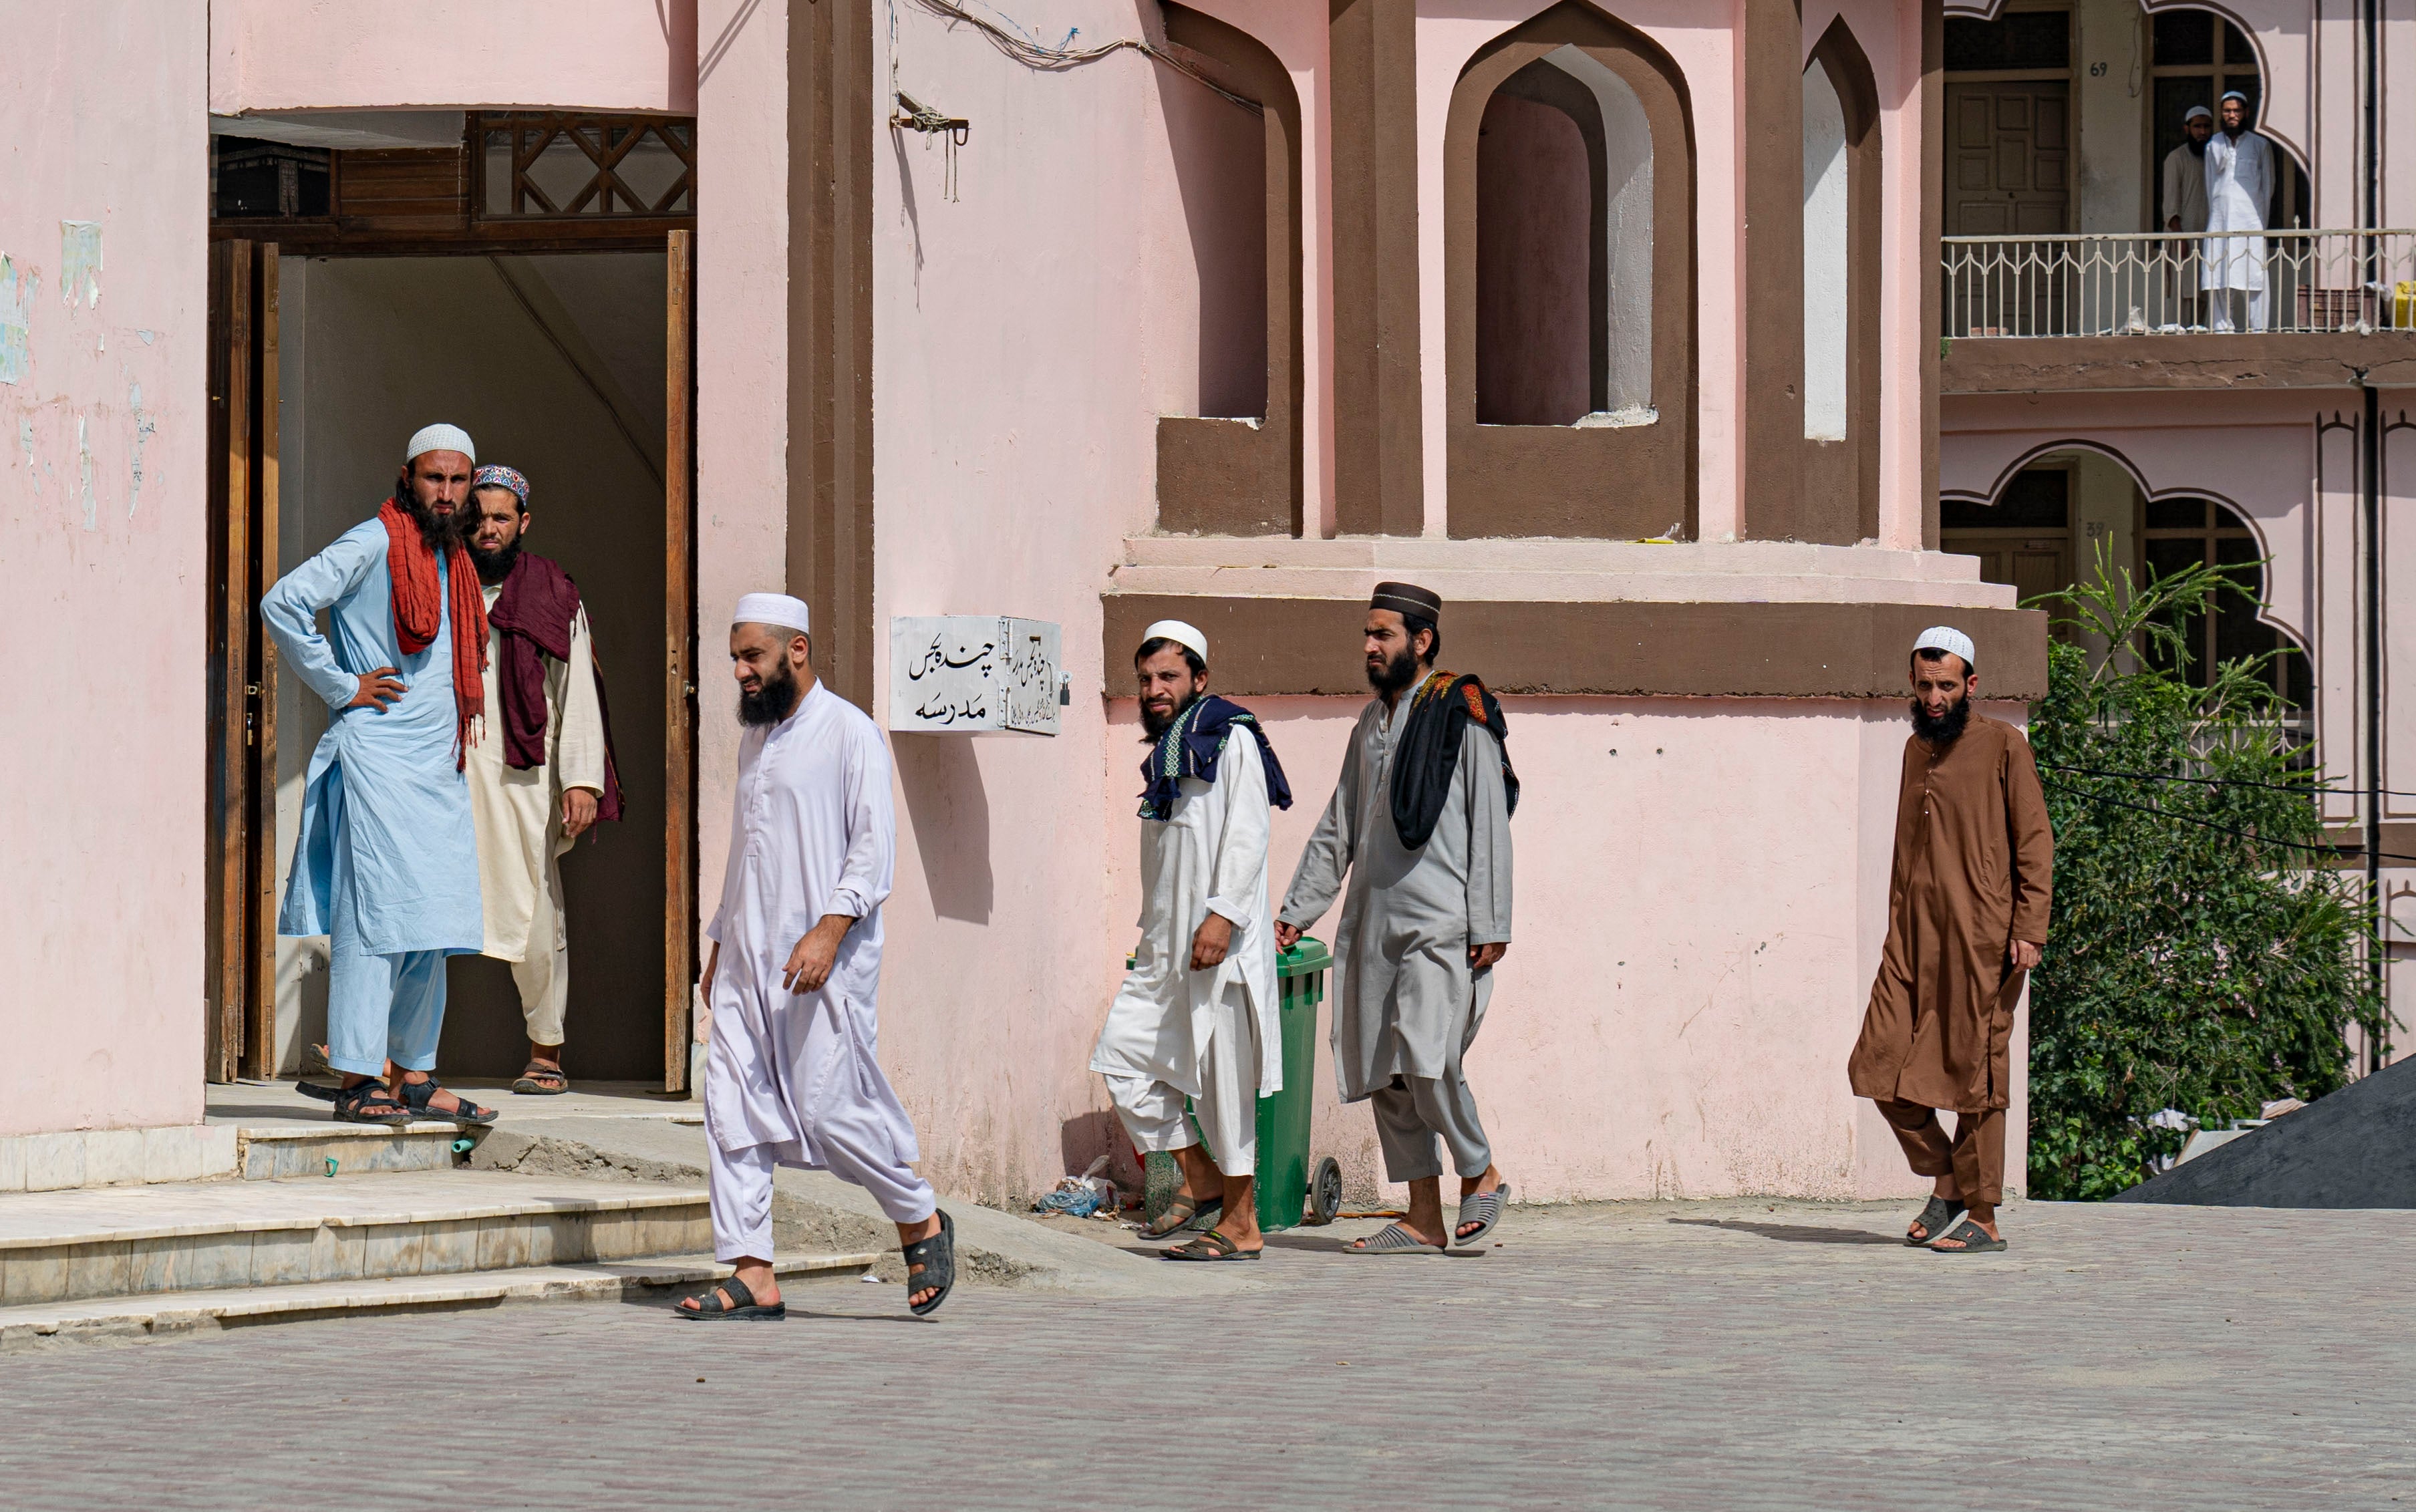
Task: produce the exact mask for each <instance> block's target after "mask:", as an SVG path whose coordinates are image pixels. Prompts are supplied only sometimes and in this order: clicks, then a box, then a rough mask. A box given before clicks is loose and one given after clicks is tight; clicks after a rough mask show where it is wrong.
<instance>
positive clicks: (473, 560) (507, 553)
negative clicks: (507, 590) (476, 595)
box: [462, 540, 521, 588]
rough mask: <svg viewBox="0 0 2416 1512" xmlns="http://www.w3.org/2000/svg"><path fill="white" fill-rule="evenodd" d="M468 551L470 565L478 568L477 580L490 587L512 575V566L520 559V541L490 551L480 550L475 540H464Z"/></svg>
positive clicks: (464, 546) (463, 545) (463, 544)
mask: <svg viewBox="0 0 2416 1512" xmlns="http://www.w3.org/2000/svg"><path fill="white" fill-rule="evenodd" d="M462 547H463V549H464V550H466V551H467V552H469V553H470V565H471V566H473V567H476V568H477V569H478V581H479V582H483V583H485V584H486V585H487V586H488V587H490V588H491V587H493V586H494V585H495V584H497V583H499V582H503V581H504V580H505V579H506V578H508V577H510V576H511V575H512V566H513V564H514V563H516V562H518V561H519V560H520V559H521V543H520V542H519V541H517V540H515V541H513V542H512V543H511V544H510V545H508V546H498V547H496V548H495V549H494V550H493V551H491V552H487V551H481V550H479V548H478V543H477V542H476V541H464V542H463V543H462Z"/></svg>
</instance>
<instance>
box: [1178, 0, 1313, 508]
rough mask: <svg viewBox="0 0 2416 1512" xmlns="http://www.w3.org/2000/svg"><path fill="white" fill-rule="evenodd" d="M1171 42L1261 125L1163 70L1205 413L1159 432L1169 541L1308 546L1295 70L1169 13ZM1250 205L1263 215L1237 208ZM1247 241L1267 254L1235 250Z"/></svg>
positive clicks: (1230, 33)
mask: <svg viewBox="0 0 2416 1512" xmlns="http://www.w3.org/2000/svg"><path fill="white" fill-rule="evenodd" d="M1166 35H1167V39H1168V40H1169V41H1170V42H1172V43H1174V44H1175V45H1177V46H1179V47H1182V48H1184V49H1185V50H1186V51H1187V52H1188V53H1189V54H1190V61H1191V62H1192V63H1193V64H1194V65H1195V66H1197V67H1199V68H1200V70H1201V71H1202V72H1203V73H1206V74H1208V75H1209V76H1211V77H1212V78H1214V79H1215V80H1216V83H1218V84H1219V85H1221V86H1222V87H1224V88H1226V89H1228V90H1231V91H1232V92H1233V93H1234V94H1236V95H1239V96H1241V97H1242V98H1245V99H1249V100H1253V101H1256V102H1257V103H1258V105H1259V106H1260V112H1259V113H1258V114H1257V115H1255V116H1253V115H1252V114H1251V113H1249V112H1248V111H1247V110H1246V109H1245V108H1244V107H1242V106H1239V105H1236V104H1234V103H1233V102H1232V101H1231V100H1228V99H1224V98H1219V97H1218V96H1216V95H1215V94H1214V93H1212V92H1210V91H1208V90H1205V89H1202V88H1201V87H1200V85H1199V83H1197V82H1195V81H1193V80H1190V79H1185V78H1183V77H1180V76H1179V75H1177V74H1175V73H1174V72H1173V71H1172V70H1170V69H1160V70H1159V78H1160V81H1161V85H1162V87H1163V88H1165V89H1166V90H1168V91H1170V92H1173V93H1175V94H1176V96H1177V97H1178V98H1179V100H1180V103H1179V104H1178V103H1177V102H1176V98H1170V100H1169V108H1168V111H1167V119H1168V131H1169V136H1170V139H1171V144H1172V147H1173V151H1174V171H1175V179H1176V187H1177V189H1178V191H1179V192H1180V194H1181V196H1182V200H1183V204H1184V212H1185V220H1186V222H1187V223H1188V229H1189V231H1190V233H1191V237H1192V243H1193V251H1194V256H1195V258H1196V259H1197V260H1198V261H1199V264H1200V322H1201V329H1200V346H1199V351H1200V401H1201V402H1200V408H1201V410H1202V413H1201V414H1199V415H1186V416H1161V417H1160V418H1159V420H1158V422H1157V523H1158V528H1159V529H1160V530H1165V531H1172V532H1179V533H1187V534H1199V535H1211V536H1272V535H1288V536H1297V535H1299V534H1301V531H1302V519H1301V507H1302V498H1303V491H1302V461H1301V407H1302V403H1303V396H1304V393H1305V387H1306V370H1305V367H1304V363H1303V360H1302V343H1301V280H1300V265H1301V190H1300V183H1301V166H1300V99H1299V96H1298V95H1297V93H1296V92H1295V91H1294V90H1293V88H1292V83H1291V73H1290V71H1289V70H1287V69H1286V68H1284V66H1283V64H1282V62H1281V61H1280V60H1278V59H1277V58H1276V55H1275V53H1272V52H1270V51H1269V50H1268V49H1267V47H1266V45H1265V44H1264V43H1262V42H1261V41H1259V40H1258V39H1257V38H1254V37H1251V36H1250V35H1249V34H1248V33H1246V32H1244V31H1241V30H1240V29H1238V28H1236V27H1233V26H1229V25H1227V24H1226V23H1223V22H1221V21H1218V20H1216V19H1215V18H1214V17H1211V16H1207V15H1204V14H1202V13H1200V11H1197V10H1192V9H1190V8H1186V7H1184V6H1180V5H1174V4H1169V5H1168V6H1167V7H1166ZM1237 187H1238V188H1237ZM1237 192H1239V193H1246V194H1249V195H1251V196H1252V199H1251V203H1249V204H1236V202H1235V196H1236V194H1237ZM1237 235H1239V236H1242V237H1245V238H1249V239H1251V240H1255V241H1257V242H1258V243H1259V248H1258V249H1250V248H1241V247H1237V246H1235V245H1234V240H1235V237H1236V236H1237ZM1261 371H1262V374H1263V376H1262V377H1261Z"/></svg>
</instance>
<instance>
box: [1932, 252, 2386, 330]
mask: <svg viewBox="0 0 2416 1512" xmlns="http://www.w3.org/2000/svg"><path fill="white" fill-rule="evenodd" d="M1940 254H1941V260H1942V262H1943V265H1944V268H1943V272H1944V276H1945V309H1944V311H1943V318H1944V322H1945V333H1946V334H1947V335H1948V336H1955V337H1966V336H2157V335H2173V334H2179V333H2183V332H2199V331H2210V330H2263V331H2296V332H2323V333H2333V332H2357V333H2361V334H2363V333H2364V332H2367V331H2372V330H2376V329H2381V328H2390V327H2402V328H2407V327H2416V231H2223V232H2197V233H2192V234H2182V233H2173V234H2164V235H2150V234H2126V235H2081V236H1945V237H1941V238H1940ZM2210 283H2213V284H2216V285H2226V284H2230V285H2237V284H2242V283H2254V284H2260V285H2261V286H2262V289H2263V293H2264V297H2263V299H2262V300H2261V301H2257V302H2255V303H2254V304H2252V302H2251V300H2250V299H2249V298H2248V297H2246V295H2247V293H2248V292H2249V291H2242V290H2240V289H2237V288H2228V289H2227V288H2223V287H2216V288H2209V287H2208V285H2209V284H2210Z"/></svg>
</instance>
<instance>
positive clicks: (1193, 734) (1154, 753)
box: [1140, 693, 1291, 823]
mask: <svg viewBox="0 0 2416 1512" xmlns="http://www.w3.org/2000/svg"><path fill="white" fill-rule="evenodd" d="M1236 725H1239V726H1240V727H1241V728H1243V729H1245V730H1247V731H1248V732H1249V733H1252V734H1254V735H1256V736H1258V737H1259V756H1260V758H1261V762H1262V763H1263V764H1264V765H1265V766H1266V769H1267V801H1268V802H1269V803H1272V804H1274V805H1275V806H1276V808H1278V809H1289V808H1291V784H1290V783H1288V782H1286V781H1285V780H1284V772H1283V763H1281V762H1279V761H1276V748H1275V747H1273V746H1271V745H1269V744H1267V733H1266V732H1265V731H1264V730H1261V729H1260V728H1259V718H1258V716H1257V715H1255V714H1252V713H1251V712H1250V711H1249V710H1247V709H1246V708H1244V707H1242V706H1241V705H1240V704H1239V703H1234V702H1233V701H1232V700H1231V699H1225V698H1218V697H1217V696H1216V694H1214V693H1202V694H1201V695H1200V697H1198V698H1196V699H1193V700H1192V701H1191V705H1190V707H1188V708H1186V709H1185V710H1184V711H1183V712H1182V713H1180V714H1178V715H1176V716H1175V717H1174V722H1173V723H1172V724H1170V725H1168V726H1167V727H1166V733H1164V734H1162V735H1160V736H1158V737H1157V743H1156V744H1155V745H1154V746H1152V747H1150V748H1149V755H1148V757H1147V758H1146V759H1145V760H1143V761H1142V762H1141V764H1140V776H1141V780H1142V781H1144V782H1146V783H1148V784H1149V785H1148V786H1147V787H1145V788H1143V789H1142V790H1141V794H1140V816H1141V817H1142V818H1143V819H1155V820H1157V821H1159V822H1160V823H1163V822H1165V821H1166V820H1167V819H1169V818H1170V817H1171V816H1172V815H1173V813H1174V800H1175V798H1176V797H1177V796H1178V795H1179V794H1181V793H1182V791H1183V788H1182V782H1183V779H1185V778H1186V777H1196V778H1198V779H1200V781H1202V782H1214V781H1216V758H1217V757H1218V756H1220V755H1222V754H1224V750H1225V741H1226V739H1227V738H1228V737H1229V736H1231V734H1232V733H1233V728H1234V727H1235V726H1236Z"/></svg>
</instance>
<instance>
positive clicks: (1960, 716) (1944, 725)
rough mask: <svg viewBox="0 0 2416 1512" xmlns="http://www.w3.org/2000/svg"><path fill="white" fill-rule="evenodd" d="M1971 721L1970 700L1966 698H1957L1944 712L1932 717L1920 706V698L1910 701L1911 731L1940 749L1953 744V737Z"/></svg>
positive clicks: (1961, 731)
mask: <svg viewBox="0 0 2416 1512" xmlns="http://www.w3.org/2000/svg"><path fill="white" fill-rule="evenodd" d="M1969 723H1971V700H1970V699H1968V698H1958V699H1956V700H1955V702H1954V703H1949V704H1948V705H1946V712H1945V713H1943V714H1941V715H1940V716H1939V717H1938V718H1934V719H1933V718H1930V717H1929V711H1928V710H1927V709H1925V708H1923V707H1922V706H1921V700H1919V699H1914V700H1913V701H1912V733H1914V734H1916V735H1919V736H1920V737H1921V738H1922V739H1924V740H1925V741H1927V742H1929V744H1930V745H1932V746H1934V747H1937V748H1940V749H1941V750H1942V749H1944V748H1946V747H1948V746H1951V745H1953V744H1955V737H1956V736H1958V735H1960V734H1962V733H1963V727H1964V726H1965V725H1967V724H1969Z"/></svg>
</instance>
